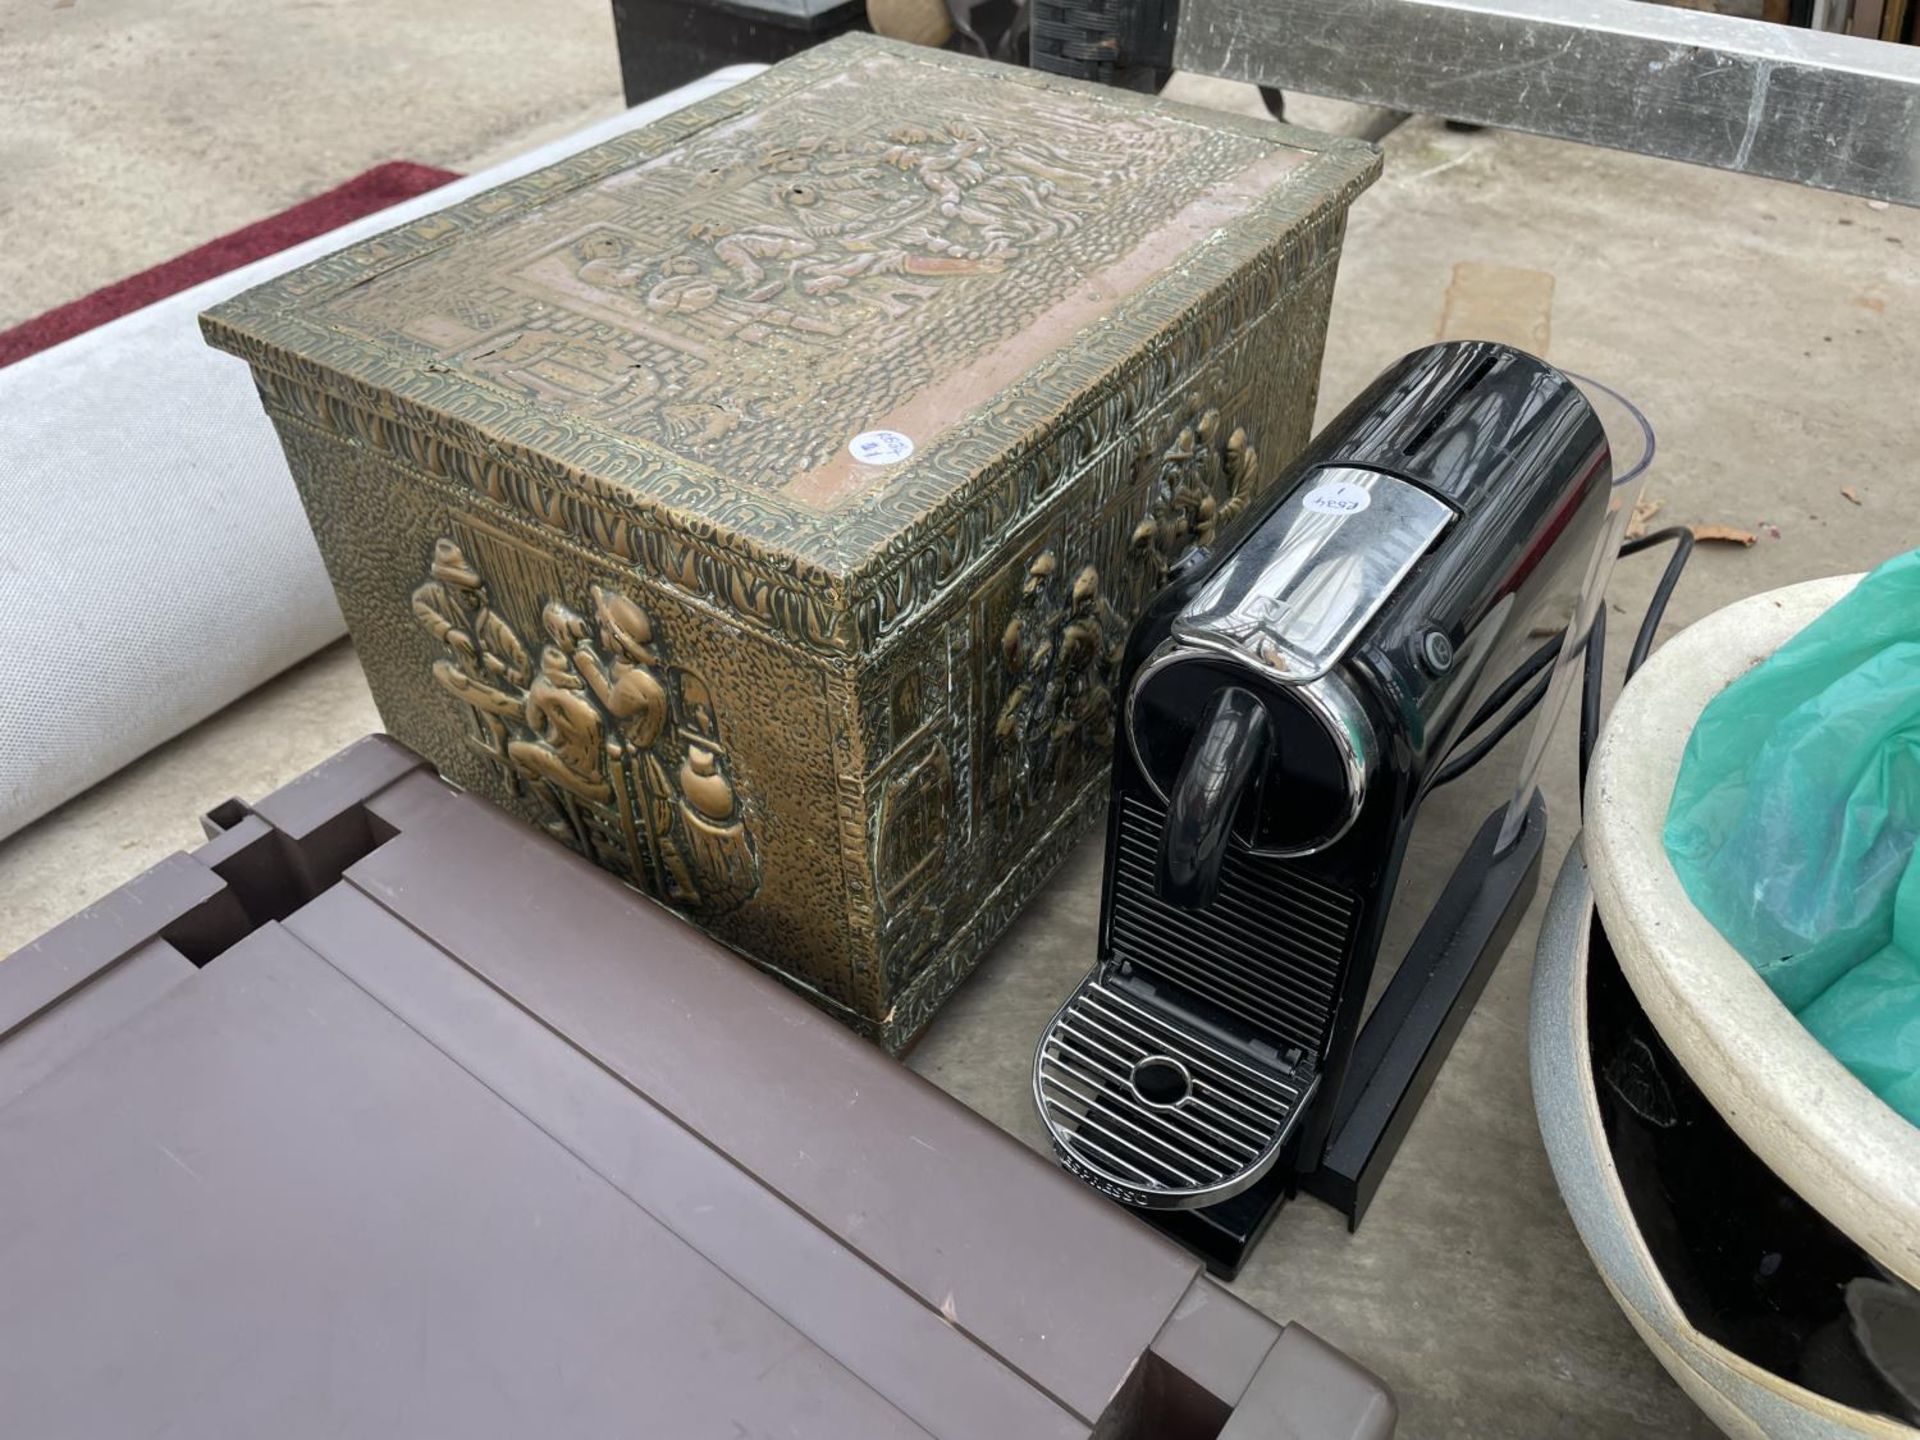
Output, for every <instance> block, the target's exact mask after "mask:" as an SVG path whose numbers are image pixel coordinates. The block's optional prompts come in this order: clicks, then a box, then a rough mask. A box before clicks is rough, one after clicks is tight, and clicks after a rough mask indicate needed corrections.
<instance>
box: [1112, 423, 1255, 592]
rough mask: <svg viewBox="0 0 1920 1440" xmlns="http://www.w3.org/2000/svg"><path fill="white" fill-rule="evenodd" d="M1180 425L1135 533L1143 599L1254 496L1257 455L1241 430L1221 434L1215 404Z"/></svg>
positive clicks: (1164, 455)
mask: <svg viewBox="0 0 1920 1440" xmlns="http://www.w3.org/2000/svg"><path fill="white" fill-rule="evenodd" d="M1191 408H1192V409H1194V410H1197V411H1198V413H1196V414H1194V415H1193V417H1192V418H1191V419H1190V420H1189V421H1188V422H1187V423H1185V424H1183V425H1182V426H1181V427H1180V431H1179V433H1178V434H1177V435H1175V436H1174V438H1173V443H1172V444H1171V445H1169V446H1168V447H1167V449H1166V451H1165V453H1164V454H1162V455H1161V456H1160V460H1159V465H1158V473H1157V474H1156V475H1154V477H1153V479H1152V481H1151V482H1150V483H1149V485H1148V489H1147V512H1146V514H1145V515H1144V516H1143V517H1142V518H1141V521H1140V523H1139V525H1137V526H1136V527H1135V528H1134V532H1133V553H1134V556H1135V558H1136V560H1137V562H1138V563H1139V566H1140V568H1141V569H1142V570H1143V571H1144V573H1145V576H1146V585H1145V587H1144V589H1143V591H1142V594H1141V599H1143V600H1144V599H1145V598H1146V597H1147V596H1148V595H1151V594H1152V593H1153V592H1154V591H1155V590H1157V589H1159V587H1160V586H1161V585H1162V584H1163V583H1165V581H1166V578H1167V575H1168V573H1169V572H1170V571H1171V570H1172V569H1173V567H1174V566H1175V565H1177V564H1179V563H1180V561H1181V560H1182V559H1183V558H1185V556H1186V555H1187V553H1188V552H1189V551H1190V550H1192V549H1193V548H1194V547H1195V546H1198V545H1211V544H1212V543H1213V540H1214V536H1215V535H1216V534H1218V533H1219V531H1220V530H1221V528H1222V527H1224V526H1226V525H1228V524H1230V523H1232V521H1233V520H1234V519H1235V517H1237V516H1238V515H1239V514H1240V513H1241V512H1242V511H1243V510H1245V509H1246V508H1247V502H1248V500H1249V499H1250V498H1251V497H1252V494H1253V489H1254V485H1255V483H1256V482H1257V481H1258V479H1259V475H1260V456H1259V452H1257V451H1256V450H1255V449H1254V448H1253V444H1252V442H1251V441H1249V440H1248V438H1247V432H1246V431H1245V430H1244V429H1238V428H1236V429H1235V430H1233V431H1232V432H1231V433H1230V434H1227V435H1225V436H1223V435H1222V434H1221V431H1222V429H1223V428H1224V426H1223V425H1222V422H1221V419H1220V412H1219V411H1218V410H1216V409H1212V408H1208V409H1205V410H1200V409H1198V407H1197V406H1194V407H1191Z"/></svg>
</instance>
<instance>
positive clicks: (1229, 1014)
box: [1033, 342, 1617, 1275]
mask: <svg viewBox="0 0 1920 1440" xmlns="http://www.w3.org/2000/svg"><path fill="white" fill-rule="evenodd" d="M1611 473H1612V472H1611V462H1610V455H1609V451H1608V446H1607V437H1606V434H1605V431H1604V430H1603V428H1602V426H1601V423H1600V420H1599V418H1598V417H1597V416H1596V415H1595V413H1594V411H1593V410H1592V408H1590V406H1589V405H1588V402H1587V400H1586V399H1585V397H1584V396H1583V395H1582V394H1581V392H1580V390H1579V388H1578V387H1577V386H1576V385H1575V384H1574V382H1573V381H1572V380H1571V379H1569V378H1568V377H1567V376H1565V375H1563V374H1561V373H1560V372H1559V371H1556V370H1554V369H1553V368H1551V367H1550V366H1548V365H1545V364H1543V363H1541V362H1540V361H1538V360H1535V359H1534V358H1532V357H1531V356H1528V355H1525V354H1522V353H1521V352H1519V351H1517V350H1513V349H1510V348H1508V347H1506V346H1502V345H1495V344H1490V343H1483V342H1470V343H1449V344H1443V345H1437V346H1434V347H1432V348H1430V349H1426V350H1422V351H1419V352H1417V353H1415V354H1413V355H1410V356H1408V357H1406V358H1405V359H1404V360H1402V361H1400V363H1399V364H1397V365H1395V366H1394V367H1393V368H1392V369H1391V370H1389V371H1388V372H1387V373H1386V374H1384V375H1382V376H1381V377H1380V378H1379V379H1378V380H1376V381H1375V382H1374V383H1373V385H1372V386H1370V387H1369V388H1368V389H1367V390H1366V392H1365V393H1364V394H1362V395H1361V396H1360V397H1359V398H1358V399H1357V400H1355V401H1354V402H1353V404H1352V405H1350V406H1348V407H1347V409H1346V410H1345V411H1344V412H1343V413H1342V414H1341V415H1340V417H1339V418H1338V419H1337V420H1335V421H1334V422H1333V423H1332V424H1331V425H1329V426H1328V427H1327V428H1326V430H1325V431H1324V432H1322V434H1321V435H1320V436H1319V437H1318V438H1317V439H1316V440H1315V441H1314V442H1313V444H1312V445H1310V446H1309V447H1308V449H1307V451H1306V453H1305V454H1304V455H1302V456H1301V458H1300V459H1299V460H1298V461H1297V462H1296V463H1295V465H1294V466H1293V467H1292V469H1291V470H1290V472H1289V473H1288V475H1287V476H1285V477H1283V478H1282V479H1281V481H1280V482H1279V483H1278V484H1277V485H1276V486H1275V487H1274V488H1273V489H1272V490H1271V491H1270V492H1268V496H1267V498H1266V500H1265V501H1264V502H1263V503H1262V504H1260V505H1258V506H1256V507H1255V508H1254V509H1253V510H1252V511H1251V512H1250V513H1248V514H1246V515H1244V516H1242V517H1241V519H1240V520H1239V522H1238V523H1237V524H1236V525H1235V526H1234V528H1233V530H1232V531H1231V533H1227V534H1223V535H1222V536H1221V537H1220V538H1219V539H1218V541H1217V542H1216V544H1215V545H1214V546H1213V547H1212V548H1211V549H1210V550H1205V551H1200V552H1196V553H1195V554H1193V555H1192V556H1190V557H1189V558H1188V560H1187V562H1186V563H1185V565H1184V566H1183V567H1182V568H1181V569H1179V570H1178V571H1176V573H1175V575H1174V577H1173V579H1172V582H1171V583H1170V584H1169V585H1168V586H1167V588H1166V589H1165V590H1163V591H1162V592H1161V593H1160V594H1159V595H1158V596H1156V597H1155V598H1154V599H1153V600H1152V601H1151V602H1150V603H1149V605H1148V607H1147V609H1146V611H1145V613H1144V614H1143V615H1142V616H1141V618H1140V620H1139V622H1138V623H1137V624H1136V625H1135V626H1134V628H1133V632H1132V634H1131V636H1130V637H1129V640H1128V644H1127V650H1126V656H1125V660H1124V662H1123V667H1124V668H1123V673H1122V676H1121V690H1120V693H1122V694H1123V695H1124V696H1125V701H1124V714H1123V717H1122V718H1123V725H1122V727H1121V731H1122V733H1121V736H1120V738H1119V740H1118V742H1117V744H1116V746H1115V755H1114V763H1113V787H1112V806H1111V813H1110V815H1109V818H1108V822H1107V862H1106V876H1105V882H1104V892H1103V895H1102V900H1101V913H1100V948H1099V964H1098V965H1097V967H1096V968H1095V969H1094V971H1093V972H1092V973H1091V974H1090V975H1088V976H1087V978H1086V979H1085V980H1084V981H1082V982H1081V984H1080V986H1079V988H1078V989H1076V990H1075V991H1074V993H1073V994H1072V996H1071V997H1070V998H1069V999H1068V1000H1067V1002H1066V1004H1065V1005H1063V1006H1062V1007H1061V1009H1060V1011H1059V1013H1058V1014H1057V1015H1055V1017H1054V1019H1053V1021H1052V1022H1051V1023H1050V1024H1049V1025H1048V1027H1047V1030H1046V1032H1045V1034H1044V1035H1043V1036H1042V1038H1041V1041H1040V1045H1039V1049H1038V1053H1037V1054H1036V1057H1035V1062H1034V1082H1033V1083H1034V1098H1035V1100H1036V1102H1037V1104H1038V1106H1039V1108H1040V1112H1041V1115H1042V1117H1043V1118H1044V1119H1045V1121H1046V1123H1047V1126H1048V1129H1049V1130H1050V1132H1051V1134H1052V1138H1053V1142H1054V1147H1055V1150H1056V1153H1057V1154H1058V1156H1059V1158H1060V1160H1061V1162H1062V1163H1063V1164H1064V1165H1066V1166H1067V1168H1069V1169H1070V1170H1072V1171H1073V1172H1074V1173H1075V1174H1076V1175H1078V1176H1080V1177H1081V1178H1082V1179H1084V1180H1086V1181H1087V1182H1088V1183H1089V1184H1092V1185H1094V1186H1095V1187H1097V1188H1099V1189H1100V1190H1102V1191H1104V1192H1105V1193H1107V1194H1108V1195H1111V1196H1112V1197H1113V1198H1115V1199H1116V1200H1119V1201H1122V1202H1123V1203H1125V1204H1127V1205H1130V1206H1134V1207H1136V1208H1138V1209H1139V1210H1140V1211H1141V1212H1142V1214H1143V1215H1144V1216H1145V1217H1146V1218H1148V1219H1150V1220H1152V1221H1153V1222H1154V1223H1156V1224H1158V1225H1160V1226H1161V1227H1162V1228H1163V1229H1165V1230H1167V1231H1168V1232H1169V1233H1171V1234H1172V1235H1174V1236H1175V1237H1176V1238H1178V1239H1180V1240H1181V1241H1183V1242H1184V1243H1186V1244H1188V1245H1190V1246H1191V1247H1193V1248H1194V1249H1196V1250H1198V1251H1199V1252H1200V1253H1201V1254H1202V1255H1203V1256H1205V1257H1206V1259H1207V1260H1208V1262H1209V1264H1210V1265H1211V1266H1212V1267H1213V1268H1214V1269H1215V1270H1216V1271H1219V1272H1221V1273H1224V1274H1227V1275H1231V1274H1233V1273H1234V1272H1235V1271H1236V1270H1237V1269H1238V1267H1239V1265H1240V1262H1241V1260H1242V1259H1244V1257H1245V1255H1246V1252H1247V1250H1248V1249H1249V1248H1250V1247H1251V1246H1252V1244H1253V1243H1254V1241H1255V1240H1257V1239H1258V1238H1259V1235H1260V1233H1261V1232H1262V1231H1263V1230H1264V1228H1265V1226H1266V1223H1267V1221H1268V1220H1269V1219H1270V1218H1271V1217H1272V1215H1273V1213H1274V1212H1275V1210H1276V1209H1277V1208H1278V1207H1279V1205H1280V1204H1281V1203H1282V1202H1283V1201H1284V1200H1285V1199H1286V1198H1287V1197H1288V1196H1289V1195H1290V1194H1292V1193H1294V1191H1296V1190H1297V1189H1301V1188H1304V1189H1306V1190H1307V1191H1309V1192H1310V1193H1313V1194H1316V1195H1319V1196H1321V1197H1322V1198H1324V1199H1326V1200H1327V1201H1329V1202H1331V1203H1333V1204H1335V1205H1337V1206H1339V1207H1340V1208H1341V1209H1342V1210H1344V1211H1345V1212H1346V1214H1347V1215H1348V1217H1349V1222H1350V1223H1351V1224H1358V1223H1359V1219H1360V1216H1361V1214H1362V1213H1363V1212H1364V1210H1365V1209H1366V1206H1367V1204H1368V1202H1369V1200H1370V1199H1371V1198H1372V1195H1373V1191H1374V1189H1375V1187H1376V1186H1377V1185H1378V1184H1379V1181H1380V1178H1381V1175H1382V1173H1383V1172H1384V1171H1385V1169H1386V1166H1387V1164H1388V1162H1389V1161H1390V1160H1391V1159H1392V1156H1393V1153H1394V1151H1395V1149H1396V1148H1397V1147H1398V1145H1399V1141H1400V1139H1401V1136H1402V1135H1403V1134H1404V1133H1405V1131H1406V1128H1407V1126H1408V1124H1409V1123H1410V1122H1411V1120H1412V1118H1413V1114H1414V1112H1415V1111H1416V1110H1417V1109H1418V1107H1419V1104H1420V1101H1421V1099H1422V1098H1423V1097H1424V1095H1425V1093H1426V1090H1427V1087H1428V1086H1429V1085H1430V1084H1431V1082H1432V1079H1433V1076H1434V1074H1435V1073H1436V1072H1437V1070H1438V1069H1439V1066H1440V1064H1441V1062H1442V1061H1443V1060H1444V1059H1445V1056H1446V1053H1447V1051H1448V1049H1449V1048H1450V1047H1451V1045H1452V1042H1453V1037H1454V1036H1455V1034H1456V1033H1457V1032H1458V1030H1459V1027H1460V1025H1461V1024H1462V1023H1463V1022H1464V1021H1465V1018H1466V1016H1467V1014H1468V1012H1469V1011H1470V1010H1471V1009H1472V1006H1473V1004H1474V1002H1475V1001H1476V1000H1477V999H1478V997H1479V994H1480V991H1481V989H1482V988H1483V987H1484V985H1485V982H1486V978H1487V975H1488V974H1489V972H1490V971H1491V968H1492V964H1493V962H1494V961H1495V960H1496V959H1497V958H1498V956H1499V954H1500V952H1501V950H1502V949H1504V948H1505V945H1506V943H1507V941H1508V939H1509V937H1510V936H1511V934H1512V930H1513V927H1514V925H1515V924H1516V923H1517V922H1518V919H1519V917H1520V915H1521V913H1522V912H1523V911H1524V910H1525V908H1526V905H1527V902H1528V899H1529V898H1530V897H1531V895H1532V893H1533V889H1534V886H1535V883H1536V881H1537V879H1538V875H1539V863H1540V849H1541V844H1542V841H1543V839H1544V835H1545V823H1546V817H1545V812H1544V808H1543V806H1542V804H1541V801H1540V798H1539V796H1538V794H1537V792H1536V791H1535V789H1534V784H1533V780H1534V772H1535V768H1536V767H1537V764H1538V761H1539V752H1540V748H1541V745H1542V744H1543V743H1544V734H1543V733H1540V732H1543V731H1544V730H1545V728H1546V727H1548V726H1549V725H1551V723H1552V720H1553V717H1554V714H1555V712H1556V711H1557V710H1558V708H1559V702H1560V699H1561V698H1562V695H1563V692H1564V690H1565V688H1566V682H1567V681H1568V680H1569V679H1570V677H1571V675H1572V673H1573V671H1572V667H1571V665H1570V662H1572V661H1573V660H1574V659H1575V657H1574V655H1573V651H1574V650H1575V649H1576V648H1577V646H1566V645H1563V644H1561V642H1560V640H1559V639H1558V638H1556V637H1559V636H1561V635H1564V634H1566V633H1573V634H1581V633H1584V631H1583V630H1581V629H1579V628H1575V627H1576V626H1578V625H1579V624H1580V623H1581V622H1580V619H1579V617H1581V616H1582V615H1590V614H1591V608H1590V607H1591V605H1592V604H1593V603H1594V602H1595V601H1596V600H1597V596H1596V595H1595V594H1594V593H1593V591H1594V588H1595V585H1596V577H1601V583H1603V577H1604V567H1603V566H1602V565H1601V564H1600V563H1599V561H1598V558H1597V557H1599V556H1600V555H1601V554H1602V553H1603V552H1604V553H1605V554H1606V555H1607V556H1608V558H1610V557H1611V553H1612V549H1611V545H1610V544H1609V543H1608V539H1609V534H1610V531H1611V530H1613V529H1617V526H1613V525H1610V523H1609V520H1608V507H1609V501H1610V491H1611V488H1612V487H1611V484H1610V482H1611ZM1543 636H1544V637H1548V638H1546V639H1545V641H1544V643H1543V639H1542V637H1543ZM1528 681H1536V682H1537V687H1538V691H1539V692H1540V693H1536V694H1534V695H1533V696H1532V699H1533V700H1534V701H1535V702H1538V701H1539V700H1541V698H1542V696H1543V695H1544V696H1545V701H1546V703H1545V704H1544V705H1541V706H1540V707H1539V714H1540V718H1539V719H1537V720H1535V721H1534V725H1535V727H1536V734H1535V737H1534V741H1533V746H1532V750H1531V753H1530V754H1529V755H1528V757H1527V760H1526V763H1525V765H1524V767H1523V775H1522V779H1521V785H1520V789H1519V791H1518V794H1517V798H1516V800H1515V801H1514V803H1513V804H1512V805H1511V806H1509V807H1504V808H1503V809H1502V810H1500V811H1498V812H1496V813H1495V814H1494V815H1492V816H1491V817H1490V818H1489V819H1488V820H1487V822H1486V824H1485V825H1484V826H1483V827H1482V828H1481V830H1480V833H1479V834H1478V836H1477V837H1476V838H1475V839H1474V841H1473V843H1472V845H1471V846H1470V848H1469V849H1468V850H1467V852H1466V854H1465V857H1464V859H1463V860H1462V861H1461V863H1460V865H1459V867H1458V868H1457V870H1456V871H1455V873H1454V875H1453V878H1452V880H1451V881H1450V882H1449V884H1448V886H1447V888H1446V890H1445V892H1444V893H1443V894H1442V895H1441V897H1440V899H1439V901H1438V903H1437V904H1436V905H1435V907H1434V909H1433V911H1432V912H1431V913H1430V914H1429V916H1428V918H1427V920H1426V922H1425V924H1424V926H1423V927H1422V929H1421V931H1420V933H1419V936H1418V938H1417V939H1416V940H1415V941H1414V942H1413V944H1412V947H1411V949H1410V950H1409V951H1408V953H1407V955H1406V957H1405V959H1404V961H1403V962H1402V964H1401V966H1400V969H1399V971H1398V972H1397V973H1396V975H1395V977H1394V979H1393V981H1392V983H1391V984H1390V985H1389V986H1388V988H1387V989H1386V991H1385V992H1384V993H1383V994H1382V996H1381V998H1380V1000H1379V1002H1378V1004H1376V1005H1375V1006H1374V1008H1373V1010H1372V1012H1371V1014H1370V1015H1369V1016H1368V1017H1367V1022H1366V1025H1365V1027H1364V1029H1363V1028H1362V1026H1361V1016H1362V1011H1363V1009H1364V1007H1365V1002H1366V998H1367V995H1368V985H1369V981H1370V979H1371V978H1372V976H1373V972H1374V966H1375V961H1376V958H1377V955H1378V951H1379V948H1380V943H1381V935H1382V926H1383V922H1384V921H1385V918H1386V915H1387V911H1388V908H1389V905H1390V904H1391V902H1392V900H1393V896H1394V890H1395V885H1396V881H1397V879H1398V875H1399V871H1400V865H1401V860H1402V857H1403V855H1404V853H1405V849H1406V843H1407V836H1408V832H1409V830H1410V829H1411V827H1412V824H1413V821H1414V818H1415V815H1416V812H1417V811H1418V808H1419V806H1420V804H1421V801H1422V799H1423V798H1424V797H1425V796H1426V795H1427V794H1428V793H1429V791H1430V790H1431V789H1432V788H1433V787H1434V786H1435V785H1436V784H1441V783H1445V782H1446V781H1447V780H1449V779H1452V778H1454V776H1456V775H1457V774H1459V773H1460V772H1461V770H1462V769H1464V768H1465V767H1466V766H1468V765H1471V764H1472V763H1474V761H1475V760H1477V759H1478V758H1479V756H1480V755H1482V754H1484V753H1485V752H1486V751H1487V750H1489V749H1491V748H1492V746H1491V740H1490V739H1489V738H1488V737H1489V735H1490V734H1497V733H1498V732H1499V731H1500V730H1501V729H1502V728H1503V727H1501V726H1499V725H1498V723H1497V721H1498V718H1499V717H1500V716H1501V715H1502V714H1503V713H1505V714H1507V715H1509V716H1511V715H1512V714H1513V712H1514V711H1515V709H1517V708H1519V707H1520V706H1524V705H1526V704H1527V700H1526V699H1525V698H1524V697H1523V698H1521V699H1519V700H1518V701H1516V696H1518V695H1520V692H1521V690H1522V689H1523V688H1524V686H1525V683H1526V682H1528ZM1474 732H1478V736H1479V740H1478V742H1477V743H1472V744H1469V743H1465V742H1467V741H1468V740H1469V739H1470V738H1472V736H1473V733H1474Z"/></svg>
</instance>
